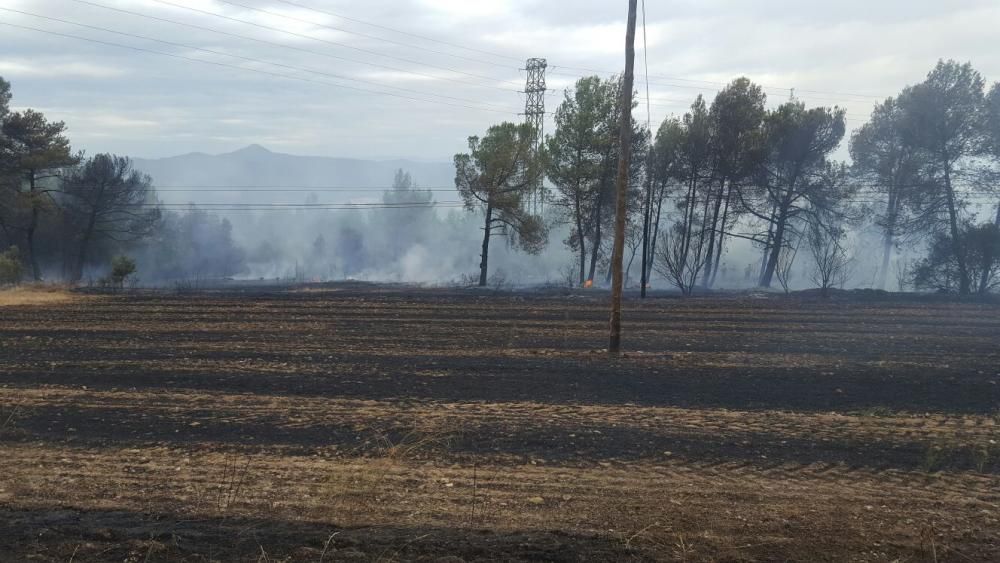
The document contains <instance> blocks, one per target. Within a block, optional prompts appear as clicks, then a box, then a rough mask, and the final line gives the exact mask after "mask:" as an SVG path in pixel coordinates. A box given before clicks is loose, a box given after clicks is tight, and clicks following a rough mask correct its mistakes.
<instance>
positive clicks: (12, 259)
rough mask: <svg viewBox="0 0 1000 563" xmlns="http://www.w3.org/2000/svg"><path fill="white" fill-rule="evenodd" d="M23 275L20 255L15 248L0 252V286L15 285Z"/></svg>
mask: <svg viewBox="0 0 1000 563" xmlns="http://www.w3.org/2000/svg"><path fill="white" fill-rule="evenodd" d="M23 274H24V271H23V268H22V267H21V255H20V252H18V250H17V247H16V246H12V247H10V248H8V249H7V250H6V251H4V252H0V286H4V285H17V284H18V283H20V282H21V277H22V276H23Z"/></svg>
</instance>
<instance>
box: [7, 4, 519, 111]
mask: <svg viewBox="0 0 1000 563" xmlns="http://www.w3.org/2000/svg"><path fill="white" fill-rule="evenodd" d="M0 10H4V11H7V12H14V13H18V14H23V15H26V16H31V17H35V18H40V19H45V20H49V21H55V22H59V23H64V24H68V25H75V26H77V27H83V28H87V29H93V30H96V31H103V32H106V33H113V34H115V35H121V36H124V37H132V38H134V39H142V40H144V41H153V42H156V43H162V44H164V45H171V46H173V47H181V48H184V49H192V50H195V51H201V52H204V53H211V54H213V55H220V56H223V57H232V58H236V59H240V60H244V61H249V62H253V63H260V64H267V65H271V66H276V67H279V68H286V69H289V70H295V71H299V72H307V73H311V74H318V75H321V76H326V77H329V78H335V79H337V80H348V81H352V82H360V83H362V84H371V85H373V86H378V87H380V88H392V89H394V90H400V91H403V92H410V93H413V94H419V95H422V96H432V97H439V98H446V99H449V100H455V101H458V102H462V103H467V104H476V103H480V102H478V101H476V100H469V99H466V98H456V97H454V96H446V95H444V94H436V93H433V92H422V91H420V90H414V89H412V88H402V87H399V86H392V85H389V84H382V83H380V82H375V81H373V80H363V79H360V78H351V77H349V76H343V75H340V74H332V73H328V72H324V71H322V70H316V69H311V68H307V67H300V66H295V65H287V64H284V63H276V62H273V61H267V60H264V59H257V58H253V57H245V56H243V55H236V54H232V53H226V52H223V51H216V50H214V49H205V48H202V47H197V46H194V45H187V44H185V43H176V42H174V41H166V40H163V39H157V38H155V37H147V36H145V35H136V34H134V33H126V32H124V31H117V30H114V29H109V28H106V27H99V26H96V25H89V24H85V23H79V22H74V21H70V20H64V19H60V18H54V17H51V16H43V15H40V14H33V13H31V12H24V11H21V10H15V9H12V8H4V7H2V6H0ZM496 109H500V108H496ZM501 111H504V112H506V110H501Z"/></svg>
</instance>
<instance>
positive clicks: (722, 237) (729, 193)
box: [708, 182, 733, 287]
mask: <svg viewBox="0 0 1000 563" xmlns="http://www.w3.org/2000/svg"><path fill="white" fill-rule="evenodd" d="M732 197H733V183H732V182H729V188H728V189H727V190H726V205H725V207H724V208H723V209H722V222H721V223H720V224H719V244H718V246H716V248H715V264H714V265H712V279H710V280H709V281H708V285H709V287H712V286H714V285H715V278H716V276H717V275H718V273H719V262H720V261H721V260H722V250H723V248H724V247H723V245H724V243H725V242H726V225H727V224H728V221H729V202H730V200H731V199H732Z"/></svg>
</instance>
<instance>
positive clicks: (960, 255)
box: [944, 158, 971, 295]
mask: <svg viewBox="0 0 1000 563" xmlns="http://www.w3.org/2000/svg"><path fill="white" fill-rule="evenodd" d="M944 184H945V197H946V200H947V203H948V223H949V226H950V227H951V244H952V249H953V252H954V253H955V263H956V265H957V266H958V276H959V280H958V292H959V293H960V294H961V295H968V294H969V290H970V288H969V286H970V285H971V280H970V279H969V269H968V265H967V264H966V263H965V252H964V250H963V248H962V241H961V239H960V236H961V233H960V232H959V230H958V210H957V209H956V207H955V192H954V191H952V186H951V164H950V163H949V162H948V159H947V158H945V166H944Z"/></svg>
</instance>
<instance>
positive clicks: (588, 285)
mask: <svg viewBox="0 0 1000 563" xmlns="http://www.w3.org/2000/svg"><path fill="white" fill-rule="evenodd" d="M583 287H585V288H591V287H594V280H587V281H585V282H583Z"/></svg>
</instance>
